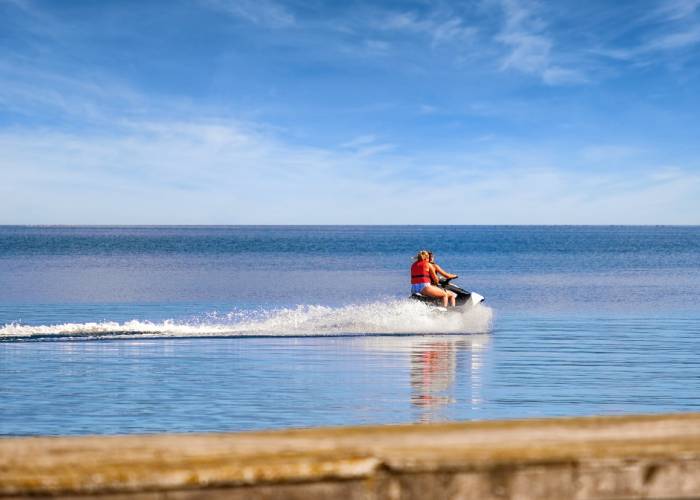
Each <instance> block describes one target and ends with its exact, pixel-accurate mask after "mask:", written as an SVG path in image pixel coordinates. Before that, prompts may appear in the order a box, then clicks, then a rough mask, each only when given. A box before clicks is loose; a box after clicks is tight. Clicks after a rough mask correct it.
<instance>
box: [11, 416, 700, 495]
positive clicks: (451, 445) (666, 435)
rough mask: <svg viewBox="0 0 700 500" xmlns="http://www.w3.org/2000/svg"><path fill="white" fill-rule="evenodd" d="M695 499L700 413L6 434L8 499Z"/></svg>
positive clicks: (699, 479) (699, 487)
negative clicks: (218, 430)
mask: <svg viewBox="0 0 700 500" xmlns="http://www.w3.org/2000/svg"><path fill="white" fill-rule="evenodd" d="M98 494H99V495H103V496H105V498H115V499H116V498H125V497H127V496H128V497H129V498H143V499H152V498H153V499H155V498H164V497H165V496H167V498H178V499H180V498H182V499H191V498H200V497H203V496H207V497H212V496H213V497H217V496H218V497H224V496H225V497H226V498H252V497H256V498H305V499H312V498H334V497H335V498H341V497H342V498H363V499H374V498H392V499H399V498H400V499H404V498H405V499H424V498H464V499H467V498H478V499H489V498H494V499H495V498H499V499H501V498H542V499H545V498H547V499H549V498H551V499H563V498H582V499H583V498H586V499H588V498H590V499H593V498H595V499H602V498H606V499H609V498H619V499H622V498H700V414H678V415H653V416H624V417H594V418H572V419H551V420H520V421H500V422H468V423H455V424H441V425H397V426H374V427H349V428H326V429H308V430H290V431H276V432H261V433H241V434H202V435H196V434H186V435H156V436H110V437H57V438H52V437H39V438H5V439H0V496H3V497H18V496H27V495H32V496H37V495H39V496H49V495H50V496H61V497H64V498H69V497H71V496H76V495H80V496H83V497H84V496H85V495H98Z"/></svg>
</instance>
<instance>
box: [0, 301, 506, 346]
mask: <svg viewBox="0 0 700 500" xmlns="http://www.w3.org/2000/svg"><path fill="white" fill-rule="evenodd" d="M492 319H493V311H492V310H491V308H489V307H487V306H484V305H479V306H476V307H473V308H468V309H466V310H464V311H460V312H458V311H447V312H443V311H440V310H437V309H436V308H434V307H430V306H426V305H425V304H422V303H420V302H415V301H410V300H394V301H390V302H373V303H369V304H356V305H348V306H344V307H338V308H334V307H327V306H317V305H303V306H297V307H294V308H281V309H271V310H255V311H246V310H236V311H231V312H229V313H226V314H219V313H211V314H208V315H205V316H203V317H201V318H196V319H190V320H187V321H176V320H166V321H162V322H151V321H141V320H131V321H126V322H121V323H120V322H114V321H104V322H92V323H64V324H56V325H25V324H19V323H11V324H7V325H4V326H2V327H0V340H2V339H7V340H9V339H21V338H44V337H48V338H60V337H76V338H96V337H100V338H105V337H107V338H108V337H124V336H127V337H194V336H236V337H239V336H240V337H245V336H274V337H277V336H279V337H283V336H328V335H388V334H399V335H400V334H404V335H405V334H423V335H429V334H472V333H488V332H489V331H490V329H491V322H492Z"/></svg>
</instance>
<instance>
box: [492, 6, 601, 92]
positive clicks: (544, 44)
mask: <svg viewBox="0 0 700 500" xmlns="http://www.w3.org/2000/svg"><path fill="white" fill-rule="evenodd" d="M501 7H502V10H503V14H504V26H503V29H502V30H501V32H500V33H499V34H498V35H497V37H496V40H497V41H498V42H500V43H501V44H503V45H505V46H507V47H509V49H510V50H509V52H508V54H507V55H506V56H505V57H504V58H503V60H502V63H501V70H517V71H520V72H523V73H526V74H531V75H537V76H539V77H540V78H541V79H542V81H543V82H544V83H546V84H549V85H561V84H569V83H585V82H587V81H588V79H587V77H586V75H585V74H584V73H583V72H582V71H581V70H579V69H577V68H570V67H564V66H562V65H560V64H557V63H556V62H555V61H554V56H553V48H554V39H553V38H552V37H551V36H548V35H547V34H546V32H545V28H546V23H545V21H544V20H543V19H542V18H541V17H539V16H538V15H537V14H536V8H535V4H533V3H525V2H524V1H520V0H502V1H501Z"/></svg>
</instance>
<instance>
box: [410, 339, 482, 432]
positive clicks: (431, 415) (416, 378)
mask: <svg viewBox="0 0 700 500" xmlns="http://www.w3.org/2000/svg"><path fill="white" fill-rule="evenodd" d="M488 343H489V335H470V336H464V337H459V338H437V339H433V340H427V341H418V342H415V343H414V344H413V346H412V349H411V357H410V360H411V404H412V405H413V406H414V407H416V408H418V409H419V417H418V421H420V422H436V421H444V420H448V419H449V418H448V416H447V415H446V414H445V410H446V409H447V407H449V406H450V405H453V404H454V403H456V402H458V401H460V400H462V401H469V404H470V406H471V408H472V409H473V410H478V409H479V405H480V404H481V401H482V397H481V390H482V370H483V364H484V351H485V349H486V348H487V347H488ZM460 377H462V378H464V379H466V380H463V381H462V382H463V383H462V384H459V385H460V386H464V387H465V388H467V389H468V390H469V394H468V395H466V394H465V395H462V394H458V393H457V389H456V386H457V384H456V383H455V382H456V381H457V379H458V378H460Z"/></svg>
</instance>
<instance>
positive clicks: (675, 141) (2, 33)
mask: <svg viewBox="0 0 700 500" xmlns="http://www.w3.org/2000/svg"><path fill="white" fill-rule="evenodd" d="M699 84H700V0H655V1H645V0H639V1H637V0H635V1H627V2H610V1H606V0H601V1H598V0H592V1H588V2H579V1H568V0H561V1H551V2H544V1H540V2H535V1H527V0H477V1H468V2H428V1H413V2H412V1H402V2H398V1H397V2H393V1H387V2H379V1H371V2H353V1H347V2H330V1H315V0H310V1H296V0H294V1H289V2H283V1H281V0H280V1H274V0H169V1H162V2H158V1H149V2H141V1H136V0H128V1H127V0H124V1H112V2H95V1H92V0H84V1H69V0H63V1H60V2H56V1H50V0H45V1H40V0H0V174H1V175H2V180H3V181H2V183H0V224H440V223H447V224H700V92H698V90H700V85H699Z"/></svg>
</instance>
